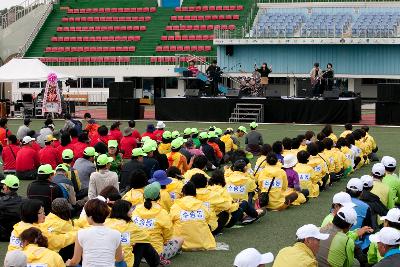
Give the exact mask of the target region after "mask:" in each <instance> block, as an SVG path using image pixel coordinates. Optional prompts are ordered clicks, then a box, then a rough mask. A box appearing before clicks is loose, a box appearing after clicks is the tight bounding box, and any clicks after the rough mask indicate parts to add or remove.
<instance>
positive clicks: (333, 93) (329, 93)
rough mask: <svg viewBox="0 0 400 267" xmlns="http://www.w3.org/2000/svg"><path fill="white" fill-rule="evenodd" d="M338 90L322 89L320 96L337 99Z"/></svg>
mask: <svg viewBox="0 0 400 267" xmlns="http://www.w3.org/2000/svg"><path fill="white" fill-rule="evenodd" d="M339 94H340V93H339V90H331V91H324V93H323V94H322V97H323V98H325V99H339Z"/></svg>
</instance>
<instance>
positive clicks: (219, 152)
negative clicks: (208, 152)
mask: <svg viewBox="0 0 400 267" xmlns="http://www.w3.org/2000/svg"><path fill="white" fill-rule="evenodd" d="M208 144H209V145H210V146H211V147H212V148H213V149H214V153H215V156H216V157H217V158H219V159H222V157H223V154H222V152H221V150H220V149H219V146H218V144H217V143H214V142H208Z"/></svg>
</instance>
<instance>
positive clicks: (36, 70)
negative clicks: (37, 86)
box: [0, 58, 76, 82]
mask: <svg viewBox="0 0 400 267" xmlns="http://www.w3.org/2000/svg"><path fill="white" fill-rule="evenodd" d="M50 73H55V74H56V75H57V77H58V79H59V80H67V79H68V78H75V79H76V77H75V76H74V75H68V74H64V73H59V72H57V71H54V70H52V69H51V68H50V67H48V66H46V65H45V64H43V63H42V62H41V61H40V60H39V59H35V58H13V59H11V60H10V61H9V62H8V63H6V64H4V65H3V66H1V67H0V82H40V81H46V80H47V75H49V74H50Z"/></svg>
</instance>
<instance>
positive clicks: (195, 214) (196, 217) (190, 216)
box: [180, 209, 206, 222]
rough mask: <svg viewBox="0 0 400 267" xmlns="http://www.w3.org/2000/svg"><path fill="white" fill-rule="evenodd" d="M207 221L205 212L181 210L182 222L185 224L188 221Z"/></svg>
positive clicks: (200, 210)
mask: <svg viewBox="0 0 400 267" xmlns="http://www.w3.org/2000/svg"><path fill="white" fill-rule="evenodd" d="M205 219H206V217H205V215H204V211H203V210H202V209H199V210H190V211H188V210H181V214H180V220H181V221H183V222H187V221H204V220H205Z"/></svg>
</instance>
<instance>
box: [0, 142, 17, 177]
mask: <svg viewBox="0 0 400 267" xmlns="http://www.w3.org/2000/svg"><path fill="white" fill-rule="evenodd" d="M20 150H21V148H20V147H19V146H17V145H8V146H6V147H4V148H3V153H2V154H1V157H2V159H3V170H4V171H8V170H15V161H16V159H17V154H18V152H19V151H20Z"/></svg>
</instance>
